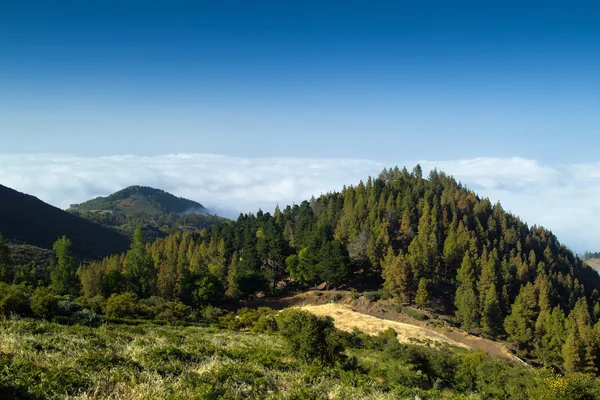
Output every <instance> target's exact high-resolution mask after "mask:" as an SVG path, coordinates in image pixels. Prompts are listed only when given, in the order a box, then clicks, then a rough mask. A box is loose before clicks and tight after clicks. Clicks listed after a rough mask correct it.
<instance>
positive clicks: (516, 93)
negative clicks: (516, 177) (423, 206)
mask: <svg viewBox="0 0 600 400" xmlns="http://www.w3.org/2000/svg"><path fill="white" fill-rule="evenodd" d="M529 4H530V5H520V4H518V3H516V2H515V3H512V4H511V3H510V2H497V3H495V4H493V2H481V1H478V2H446V1H441V2H432V1H429V2H428V1H423V2H412V1H411V2H408V1H395V2H391V1H390V2H381V1H368V2H366V1H365V2H357V1H346V2H343V3H342V2H339V3H338V2H312V1H302V2H287V1H284V2H281V1H278V2H249V1H206V2H204V1H196V2H192V1H188V2H182V1H168V2H167V1H162V2H156V1H118V2H116V1H111V0H108V1H70V2H68V1H51V2H50V1H28V0H20V1H4V2H2V3H1V5H0V88H1V91H0V110H1V112H2V121H1V122H0V148H2V149H3V151H7V150H8V151H10V152H16V153H21V152H27V153H31V152H34V153H39V152H52V153H56V152H61V153H69V154H76V155H90V156H99V155H110V154H116V153H119V154H122V153H127V154H139V155H149V154H162V153H173V152H181V151H188V152H203V153H218V154H229V155H235V156H246V157H248V156H250V157H252V156H265V157H268V156H296V157H361V158H370V159H377V160H382V161H384V162H386V163H394V162H396V160H403V159H407V158H411V159H412V158H417V157H418V158H421V159H438V160H439V159H458V158H470V157H478V156H499V157H508V156H521V157H530V158H534V159H538V160H542V161H547V162H548V161H557V160H558V161H559V162H575V161H593V160H595V159H596V158H595V157H596V149H597V148H598V147H600V111H599V110H600V78H599V76H600V72H599V71H600V23H599V21H600V10H599V9H598V8H597V7H594V6H593V2H588V3H587V4H586V3H579V4H578V3H577V2H568V3H567V2H544V3H543V4H539V5H531V4H532V3H529ZM5 149H6V150H5Z"/></svg>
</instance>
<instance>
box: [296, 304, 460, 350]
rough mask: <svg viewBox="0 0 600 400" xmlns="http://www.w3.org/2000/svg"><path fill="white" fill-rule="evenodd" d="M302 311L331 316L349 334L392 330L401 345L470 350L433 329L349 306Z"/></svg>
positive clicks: (340, 305) (321, 307)
mask: <svg viewBox="0 0 600 400" xmlns="http://www.w3.org/2000/svg"><path fill="white" fill-rule="evenodd" d="M301 309H303V310H306V311H310V312H311V313H313V314H315V315H319V316H330V317H332V318H333V320H334V324H335V327H336V328H338V329H341V330H343V331H347V332H352V330H353V329H354V328H358V329H360V330H361V331H363V332H364V333H367V334H369V335H377V334H379V333H380V332H383V331H385V330H388V329H389V328H392V329H393V330H395V331H396V332H397V333H398V340H399V341H400V342H401V343H411V342H413V341H414V340H415V339H416V340H422V341H429V340H432V341H435V342H440V343H447V344H450V345H453V346H457V347H462V348H466V349H468V348H470V347H469V346H467V345H465V344H462V343H459V342H457V341H454V340H452V339H450V338H448V337H446V336H444V335H442V334H441V333H438V332H435V331H433V330H431V329H427V328H423V327H420V326H415V325H409V324H405V323H402V322H396V321H389V320H386V319H381V318H377V317H373V316H370V315H366V314H361V313H359V312H356V311H354V310H353V309H352V307H351V306H349V305H347V304H338V303H328V304H322V305H318V306H304V307H301Z"/></svg>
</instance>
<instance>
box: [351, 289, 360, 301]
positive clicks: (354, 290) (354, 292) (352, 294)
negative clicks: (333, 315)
mask: <svg viewBox="0 0 600 400" xmlns="http://www.w3.org/2000/svg"><path fill="white" fill-rule="evenodd" d="M350 296H352V298H353V299H354V300H356V299H358V298H359V297H360V295H359V294H358V292H357V291H356V289H355V288H351V289H350Z"/></svg>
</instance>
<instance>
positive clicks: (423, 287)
mask: <svg viewBox="0 0 600 400" xmlns="http://www.w3.org/2000/svg"><path fill="white" fill-rule="evenodd" d="M415 303H416V304H417V307H419V308H424V307H427V306H428V305H429V294H428V293H427V279H425V278H421V279H419V288H418V289H417V296H416V298H415Z"/></svg>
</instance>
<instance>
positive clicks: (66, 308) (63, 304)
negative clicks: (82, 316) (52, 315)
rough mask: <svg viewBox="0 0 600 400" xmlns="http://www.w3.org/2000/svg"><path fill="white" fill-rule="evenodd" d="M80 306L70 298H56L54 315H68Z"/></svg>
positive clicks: (79, 309) (79, 308) (78, 309)
mask: <svg viewBox="0 0 600 400" xmlns="http://www.w3.org/2000/svg"><path fill="white" fill-rule="evenodd" d="M81 309H82V308H81V306H80V305H79V304H77V303H75V302H74V301H70V300H60V298H59V300H58V303H57V307H56V315H61V316H63V317H69V316H71V315H72V314H73V313H75V312H77V311H81Z"/></svg>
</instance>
